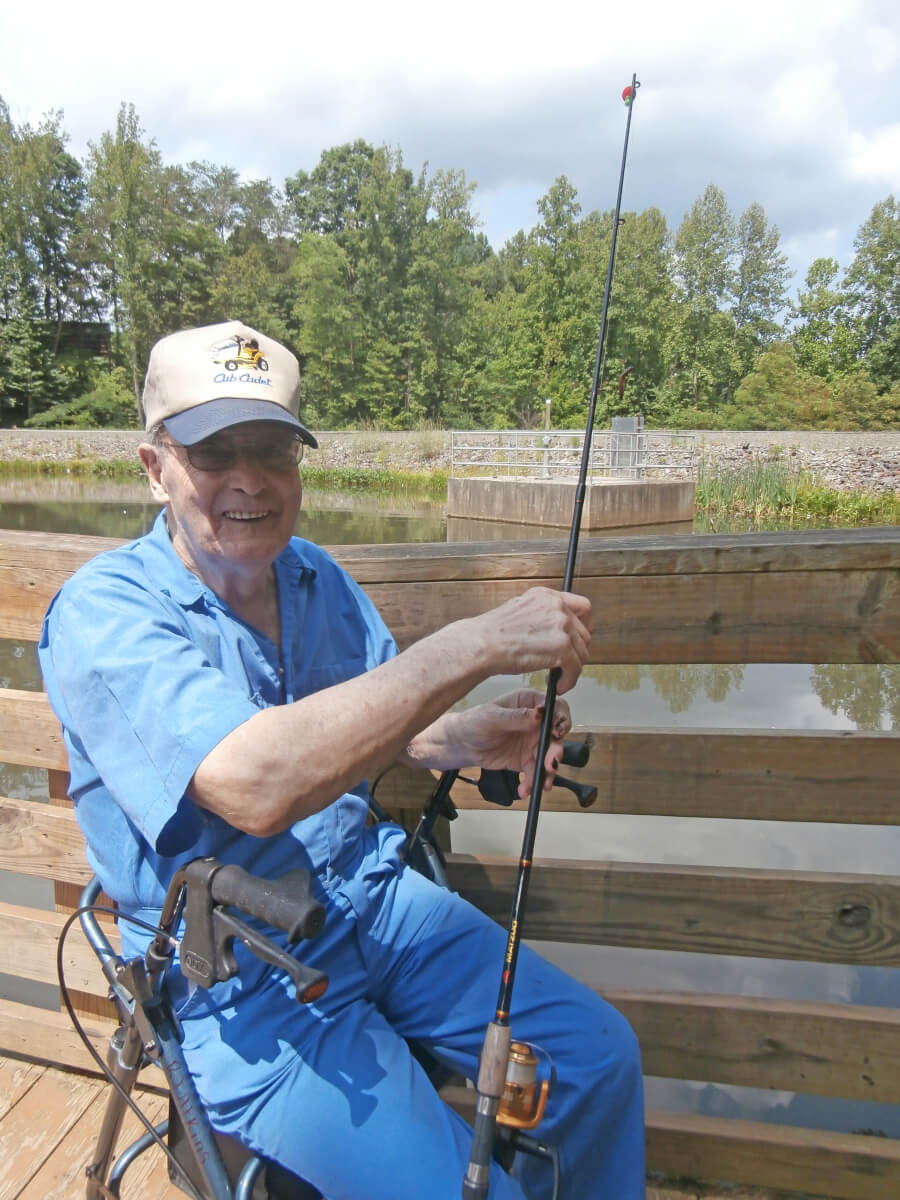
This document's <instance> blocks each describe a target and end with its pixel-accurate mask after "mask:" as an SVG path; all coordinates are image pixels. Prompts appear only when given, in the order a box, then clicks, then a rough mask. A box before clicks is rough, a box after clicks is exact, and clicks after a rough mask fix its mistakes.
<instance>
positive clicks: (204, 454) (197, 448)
mask: <svg viewBox="0 0 900 1200" xmlns="http://www.w3.org/2000/svg"><path fill="white" fill-rule="evenodd" d="M164 445H166V446H171V447H172V448H173V449H174V448H178V449H179V450H184V452H185V455H186V456H187V460H188V462H189V463H190V464H191V466H192V467H194V468H195V470H197V471H230V470H231V468H232V467H233V466H235V464H236V463H237V462H238V461H239V460H246V459H248V458H252V459H253V461H254V462H255V463H256V464H257V465H258V466H260V467H262V468H263V470H268V471H287V470H288V469H289V468H291V467H296V466H297V464H298V463H299V462H300V460H301V459H302V458H303V440H302V439H301V438H300V437H299V435H297V434H293V435H290V436H288V437H285V436H283V435H282V436H278V435H276V434H270V435H269V436H268V437H258V438H253V439H252V440H249V441H246V442H244V441H237V442H236V441H233V440H231V439H230V438H223V437H221V436H220V435H218V434H216V435H214V436H213V437H210V438H204V440H203V441H202V442H195V443H194V444H193V446H183V445H182V444H181V443H180V442H170V441H166V442H165V443H164Z"/></svg>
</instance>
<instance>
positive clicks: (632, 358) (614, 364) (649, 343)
mask: <svg viewBox="0 0 900 1200" xmlns="http://www.w3.org/2000/svg"><path fill="white" fill-rule="evenodd" d="M593 254H594V252H591V256H593ZM606 257H607V258H608V252H607V255H606ZM602 262H603V260H602V259H599V258H598V259H597V265H596V267H595V277H596V280H597V286H598V289H599V287H600V286H601V284H605V271H604V270H602V269H601V266H602ZM601 303H602V298H601V297H600V296H599V290H598V301H597V304H596V305H595V306H594V310H595V312H596V313H597V318H596V320H597V328H599V314H600V312H601V308H600V307H599V305H600V304H601ZM673 319H674V285H673V281H672V274H671V237H670V234H669V230H668V227H667V225H666V219H665V217H664V216H663V214H662V213H661V212H660V211H659V209H658V208H648V209H646V210H645V211H644V212H642V213H626V214H625V216H624V218H623V222H622V226H621V228H620V230H619V237H618V241H617V243H616V263H615V276H614V279H613V288H612V292H611V294H610V303H609V333H608V335H607V343H606V358H605V377H606V389H605V391H606V396H607V397H608V403H607V407H608V411H609V412H610V414H617V415H624V414H627V413H633V412H639V413H643V414H644V415H645V416H646V417H647V418H648V419H652V418H656V419H659V418H661V417H662V416H664V411H665V410H664V407H663V405H662V403H661V401H660V399H659V395H658V393H659V389H660V386H661V385H662V383H663V381H664V379H665V350H666V334H667V331H668V330H669V329H670V328H671V326H672V322H673ZM596 332H597V331H596V330H595V334H594V342H595V343H596ZM628 367H630V368H631V372H630V375H629V378H628V385H627V389H626V391H625V394H624V397H623V402H622V404H621V405H620V403H619V398H618V379H619V376H620V375H621V373H622V372H623V371H624V370H625V369H626V368H628Z"/></svg>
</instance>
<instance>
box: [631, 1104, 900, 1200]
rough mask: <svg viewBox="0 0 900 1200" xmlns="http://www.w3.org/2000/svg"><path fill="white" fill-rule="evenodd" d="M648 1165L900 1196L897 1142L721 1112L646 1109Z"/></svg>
mask: <svg viewBox="0 0 900 1200" xmlns="http://www.w3.org/2000/svg"><path fill="white" fill-rule="evenodd" d="M647 1166H648V1168H650V1169H651V1170H658V1171H666V1172H667V1173H670V1174H672V1175H677V1176H687V1177H689V1178H691V1179H702V1180H728V1181H730V1182H733V1183H749V1184H754V1185H756V1186H763V1187H773V1188H780V1189H783V1190H785V1191H789V1192H792V1193H793V1192H804V1193H813V1194H816V1195H826V1196H831V1197H834V1198H835V1200H889V1197H892V1196H900V1142H898V1141H895V1140H894V1139H892V1138H880V1137H865V1136H863V1135H861V1134H852V1133H831V1132H827V1131H825V1130H815V1129H798V1128H794V1127H791V1126H779V1125H764V1124H761V1123H759V1122H752V1121H736V1120H728V1119H725V1118H719V1117H701V1116H693V1115H691V1116H681V1115H676V1114H669V1113H658V1112H651V1113H648V1114H647Z"/></svg>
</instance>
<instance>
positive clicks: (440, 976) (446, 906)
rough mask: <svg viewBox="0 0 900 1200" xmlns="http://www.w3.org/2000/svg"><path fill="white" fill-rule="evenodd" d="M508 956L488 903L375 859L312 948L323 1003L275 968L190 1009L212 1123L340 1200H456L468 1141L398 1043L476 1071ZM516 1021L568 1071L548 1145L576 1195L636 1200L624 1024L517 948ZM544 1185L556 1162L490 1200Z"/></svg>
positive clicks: (629, 1038)
mask: <svg viewBox="0 0 900 1200" xmlns="http://www.w3.org/2000/svg"><path fill="white" fill-rule="evenodd" d="M341 901H343V903H341ZM505 944H506V937H505V934H504V931H503V930H502V929H500V928H499V927H498V926H496V925H495V924H494V923H493V922H491V921H489V920H487V919H486V918H485V917H484V916H483V915H482V914H481V913H479V912H478V911H477V910H476V909H473V908H472V907H471V906H470V905H468V904H466V903H465V902H464V901H462V900H460V899H459V898H458V897H456V896H454V895H453V894H452V893H448V892H443V891H441V890H440V889H436V888H434V887H433V885H431V884H429V883H428V882H427V881H425V880H424V879H422V878H421V877H420V876H418V875H416V874H414V873H413V872H411V871H407V870H403V871H401V872H399V873H398V872H397V871H395V870H393V869H389V870H386V869H383V864H379V863H378V861H377V855H373V856H372V861H371V862H370V863H369V864H368V866H367V865H366V864H365V863H364V864H363V867H362V868H361V870H360V871H359V872H358V873H357V877H356V878H355V879H354V880H353V882H352V883H351V884H348V885H347V886H346V887H345V888H344V890H343V895H342V897H341V898H339V903H338V904H337V905H336V906H335V907H334V908H333V909H332V910H331V911H330V912H329V918H328V921H327V923H326V931H325V933H324V934H323V935H322V936H321V938H319V939H317V940H316V942H314V943H310V944H309V945H308V946H307V945H306V944H304V946H303V947H302V951H303V952H302V957H303V958H304V959H305V960H306V961H308V962H310V963H311V964H312V963H314V964H315V965H324V966H325V967H326V969H327V970H328V971H329V974H330V976H331V986H330V988H329V991H328V993H326V996H325V997H324V998H323V1000H322V1001H321V1002H320V1003H319V1005H318V1006H311V1007H301V1006H299V1005H297V1004H296V1002H294V1001H293V1000H291V999H289V998H288V997H287V994H286V992H285V989H284V986H283V983H282V982H281V981H280V980H278V979H274V978H273V977H272V973H271V972H270V973H268V975H266V977H265V978H264V979H263V980H262V981H261V982H259V983H255V984H254V986H253V987H252V989H250V990H249V992H248V994H247V995H246V996H243V997H241V998H240V999H239V1000H238V1002H237V1003H236V1004H233V1005H232V1006H231V1007H229V1008H224V1009H221V1010H213V1009H212V1007H211V1006H210V1005H209V1004H208V1003H207V1004H206V1012H205V1014H204V1013H203V1011H202V1010H203V1008H204V1002H203V1000H202V999H201V1001H200V1002H199V1011H197V1010H195V1012H193V1013H191V1012H188V1013H187V1014H185V1015H186V1017H187V1018H188V1019H186V1021H185V1030H186V1042H185V1049H186V1054H187V1056H188V1059H189V1062H190V1064H191V1068H192V1071H193V1072H194V1074H195V1076H196V1078H197V1083H198V1087H199V1089H200V1091H201V1094H202V1095H203V1096H204V1097H205V1099H206V1100H207V1103H208V1104H209V1106H210V1114H211V1117H212V1119H213V1121H214V1123H215V1124H216V1125H217V1126H218V1127H220V1128H223V1129H225V1130H226V1131H227V1132H230V1133H234V1134H237V1135H238V1136H240V1137H241V1138H242V1140H244V1141H245V1142H246V1143H247V1144H248V1145H250V1146H251V1147H252V1148H253V1149H255V1150H258V1151H260V1152H262V1153H264V1154H266V1155H267V1156H269V1157H272V1158H275V1159H277V1160H278V1161H279V1162H282V1163H283V1164H284V1165H285V1166H287V1167H288V1168H290V1169H291V1170H293V1171H294V1172H296V1173H297V1174H299V1175H301V1176H303V1177H304V1178H307V1179H309V1180H310V1181H311V1182H313V1183H314V1184H315V1185H316V1186H317V1187H318V1188H319V1189H320V1190H321V1191H322V1192H323V1194H324V1195H325V1196H326V1197H328V1200H421V1198H422V1197H423V1196H428V1197H429V1198H431V1197H434V1198H435V1200H444V1198H445V1197H446V1200H458V1198H459V1196H460V1192H461V1185H462V1178H463V1174H464V1172H465V1167H466V1163H467V1161H468V1154H469V1149H470V1146H471V1131H470V1129H469V1127H468V1126H467V1125H466V1123H465V1122H464V1121H463V1120H462V1119H461V1118H460V1117H458V1116H457V1115H456V1114H455V1113H453V1112H452V1111H451V1110H449V1109H448V1108H447V1107H446V1105H444V1104H443V1102H442V1101H441V1100H440V1098H439V1097H438V1096H437V1095H436V1093H435V1092H434V1089H433V1088H432V1086H431V1083H430V1081H429V1080H428V1079H427V1077H426V1075H425V1073H424V1072H423V1071H422V1069H421V1067H420V1066H419V1065H418V1063H417V1062H416V1061H415V1060H414V1058H413V1057H412V1055H411V1054H410V1052H409V1049H408V1046H407V1044H406V1041H405V1040H404V1039H405V1038H415V1039H419V1040H421V1041H423V1042H424V1043H426V1044H427V1045H428V1046H429V1047H430V1048H431V1049H432V1051H433V1052H434V1053H435V1054H436V1056H438V1057H439V1058H440V1059H441V1060H442V1061H444V1062H445V1063H447V1064H449V1065H452V1066H453V1067H455V1068H456V1069H459V1070H461V1071H462V1072H463V1073H465V1074H466V1075H468V1076H470V1077H472V1076H474V1074H475V1071H476V1062H477V1056H478V1052H479V1050H480V1048H481V1042H482V1039H483V1036H484V1029H485V1026H486V1024H487V1022H488V1021H489V1020H490V1019H491V1018H492V1017H493V1014H494V1005H495V1003H496V992H497V985H498V982H499V972H500V968H501V962H502V957H503V952H504V949H505ZM192 1016H196V1017H197V1018H198V1019H197V1020H191V1019H190V1017H192ZM511 1024H512V1030H513V1035H514V1036H516V1037H519V1038H522V1039H525V1040H527V1041H533V1042H536V1043H538V1044H539V1045H541V1046H542V1047H543V1048H544V1049H545V1050H546V1051H547V1052H548V1053H549V1055H550V1056H551V1058H552V1059H553V1061H554V1063H555V1066H556V1070H557V1074H558V1083H557V1086H556V1088H555V1091H554V1093H553V1095H552V1097H551V1099H550V1103H549V1105H548V1109H547V1115H546V1118H545V1120H544V1122H543V1123H542V1125H541V1127H540V1130H539V1134H540V1136H541V1137H542V1138H543V1139H545V1140H547V1141H551V1142H553V1143H554V1144H556V1145H557V1146H558V1147H559V1148H560V1154H561V1166H562V1177H563V1197H564V1200H592V1198H594V1200H638V1198H642V1197H643V1195H644V1156H643V1111H642V1094H641V1076H640V1063H639V1056H638V1052H637V1046H636V1042H635V1039H634V1035H633V1034H632V1032H631V1030H630V1029H629V1027H628V1025H627V1024H626V1022H625V1021H624V1019H623V1018H622V1017H621V1016H620V1015H619V1014H618V1013H617V1012H616V1011H615V1010H614V1009H612V1008H611V1007H610V1006H608V1005H607V1004H605V1003H604V1002H603V1001H602V1000H600V999H598V998H597V997H596V996H595V995H594V993H593V992H591V991H590V990H589V989H587V988H585V987H583V986H582V985H580V984H577V983H575V982H574V981H573V980H571V979H570V978H569V977H568V976H566V975H565V974H564V973H563V972H561V971H559V970H557V969H556V968H555V967H552V966H551V965H549V964H547V963H545V962H544V961H543V960H542V959H540V958H539V957H538V956H537V955H535V954H533V953H532V952H531V951H530V950H528V948H527V947H523V948H522V951H521V957H520V965H519V972H518V976H517V982H516V989H515V994H514V1012H513V1015H512V1021H511ZM549 1187H550V1172H549V1169H548V1167H547V1165H546V1164H545V1163H543V1162H541V1161H539V1160H533V1159H531V1158H523V1161H522V1163H521V1165H517V1168H516V1178H512V1177H510V1176H507V1175H505V1174H504V1173H503V1172H502V1171H500V1170H499V1169H496V1170H494V1171H493V1172H492V1177H491V1187H490V1200H522V1197H527V1198H528V1200H545V1198H546V1197H547V1196H548V1195H549Z"/></svg>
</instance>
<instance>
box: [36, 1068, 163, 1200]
mask: <svg viewBox="0 0 900 1200" xmlns="http://www.w3.org/2000/svg"><path fill="white" fill-rule="evenodd" d="M108 1094H109V1093H108V1089H107V1088H103V1089H102V1091H101V1092H100V1093H99V1094H98V1095H97V1096H95V1097H94V1098H93V1101H92V1103H91V1104H90V1105H89V1106H88V1107H87V1108H86V1109H85V1111H84V1112H83V1113H82V1115H81V1117H80V1119H79V1120H78V1121H77V1122H76V1123H75V1124H74V1125H73V1126H72V1128H71V1129H69V1131H68V1132H67V1133H66V1135H65V1137H64V1138H62V1140H61V1141H60V1143H59V1145H58V1146H57V1147H56V1149H55V1151H54V1153H53V1155H52V1156H51V1157H50V1158H49V1159H47V1160H46V1161H45V1162H44V1164H43V1166H42V1167H41V1168H40V1170H38V1171H37V1172H36V1173H35V1174H34V1175H33V1176H32V1178H31V1180H30V1181H29V1183H28V1184H27V1185H26V1186H25V1187H24V1188H23V1190H22V1191H21V1192H20V1193H19V1195H18V1197H17V1200H71V1197H73V1196H78V1195H80V1194H81V1193H82V1192H83V1191H84V1186H85V1182H84V1179H85V1175H84V1172H85V1167H86V1166H87V1164H88V1163H89V1162H91V1161H92V1159H93V1157H94V1153H95V1150H96V1145H97V1137H98V1135H99V1133H100V1124H101V1122H102V1119H103V1113H104V1112H105V1110H106V1099H107V1096H108ZM139 1104H140V1108H141V1111H142V1112H143V1113H144V1115H145V1116H146V1117H147V1119H148V1121H150V1122H151V1123H152V1124H153V1125H158V1124H159V1122H160V1121H162V1120H164V1119H165V1117H166V1114H167V1112H168V1100H167V1099H166V1098H165V1097H163V1096H155V1095H142V1096H141V1097H140V1098H139ZM143 1132H144V1126H143V1125H141V1123H140V1122H139V1120H138V1118H137V1117H136V1116H135V1115H134V1113H132V1112H131V1111H130V1110H128V1111H127V1112H126V1114H125V1118H124V1120H123V1123H122V1131H121V1134H120V1136H119V1141H118V1147H119V1148H120V1150H121V1149H124V1147H126V1146H129V1145H130V1144H131V1143H132V1142H133V1141H134V1140H135V1138H137V1137H139V1136H140V1135H141V1134H142V1133H143ZM163 1162H164V1158H163V1154H162V1151H161V1150H159V1149H157V1148H156V1147H153V1148H152V1149H150V1150H148V1151H147V1152H146V1153H145V1154H142V1155H141V1156H140V1158H139V1159H138V1160H137V1162H135V1163H134V1165H133V1166H132V1167H130V1168H129V1170H128V1171H127V1172H126V1175H125V1183H126V1186H125V1187H124V1188H123V1189H122V1191H121V1193H120V1195H121V1197H122V1200H129V1198H130V1197H142V1198H144V1200H145V1198H146V1197H147V1195H148V1190H147V1189H148V1181H149V1180H150V1178H151V1176H153V1174H154V1173H155V1170H156V1168H157V1166H158V1165H159V1164H160V1163H163ZM163 1170H165V1168H164V1167H163ZM150 1186H151V1187H152V1186H153V1185H152V1184H150ZM171 1192H172V1195H173V1196H178V1195H181V1196H183V1195H184V1193H183V1192H178V1190H177V1189H175V1188H172V1189H171Z"/></svg>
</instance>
